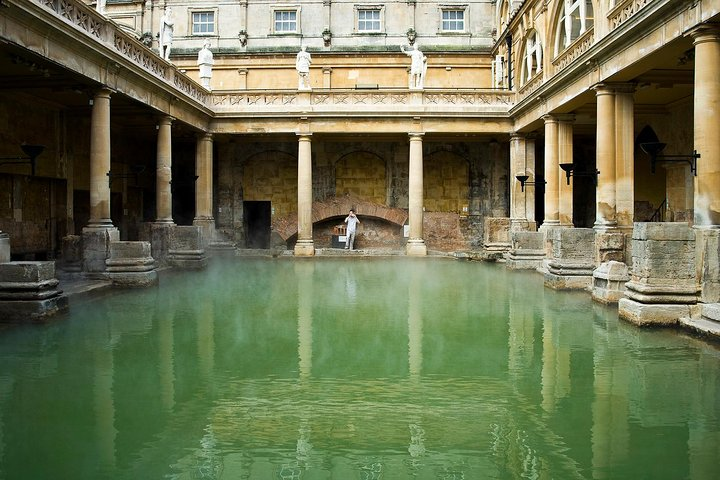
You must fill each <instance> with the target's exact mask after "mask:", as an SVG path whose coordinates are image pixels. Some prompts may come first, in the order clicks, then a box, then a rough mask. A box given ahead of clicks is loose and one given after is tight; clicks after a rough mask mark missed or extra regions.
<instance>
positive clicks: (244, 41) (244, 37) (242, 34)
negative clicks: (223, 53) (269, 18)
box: [238, 30, 248, 47]
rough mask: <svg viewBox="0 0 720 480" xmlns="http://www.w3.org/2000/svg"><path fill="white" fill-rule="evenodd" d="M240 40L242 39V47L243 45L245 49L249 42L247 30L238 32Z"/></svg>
mask: <svg viewBox="0 0 720 480" xmlns="http://www.w3.org/2000/svg"><path fill="white" fill-rule="evenodd" d="M238 39H240V45H242V46H243V47H244V46H245V45H247V41H248V34H247V32H246V31H245V30H240V31H239V32H238Z"/></svg>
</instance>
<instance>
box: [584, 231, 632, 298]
mask: <svg viewBox="0 0 720 480" xmlns="http://www.w3.org/2000/svg"><path fill="white" fill-rule="evenodd" d="M626 256H627V253H626V248H625V234H624V233H622V232H620V231H617V232H612V231H611V232H602V231H601V232H597V233H596V234H595V262H596V264H600V266H599V267H598V268H596V269H595V271H594V272H593V279H592V298H593V300H595V301H597V302H600V303H605V304H610V303H617V302H618V300H620V298H622V297H623V294H624V292H625V283H626V282H627V281H628V280H630V273H629V269H628V266H627V264H626V263H625V257H626Z"/></svg>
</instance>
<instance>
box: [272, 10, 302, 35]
mask: <svg viewBox="0 0 720 480" xmlns="http://www.w3.org/2000/svg"><path fill="white" fill-rule="evenodd" d="M297 32H298V11H297V10H296V9H292V10H274V11H273V33H279V34H282V33H297Z"/></svg>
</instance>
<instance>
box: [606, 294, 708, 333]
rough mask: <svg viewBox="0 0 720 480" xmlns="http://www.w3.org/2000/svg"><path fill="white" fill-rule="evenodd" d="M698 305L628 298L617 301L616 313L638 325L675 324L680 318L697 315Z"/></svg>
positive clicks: (698, 311)
mask: <svg viewBox="0 0 720 480" xmlns="http://www.w3.org/2000/svg"><path fill="white" fill-rule="evenodd" d="M699 313H700V306H699V305H697V304H695V305H688V304H677V303H675V304H673V303H641V302H638V301H635V300H631V299H629V298H621V299H620V301H619V302H618V315H619V317H620V318H622V319H623V320H626V321H628V322H630V323H633V324H635V325H637V326H639V327H650V326H671V325H677V324H678V322H679V321H680V319H681V318H690V317H698V316H699Z"/></svg>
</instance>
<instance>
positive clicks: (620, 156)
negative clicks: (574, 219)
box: [615, 85, 635, 234]
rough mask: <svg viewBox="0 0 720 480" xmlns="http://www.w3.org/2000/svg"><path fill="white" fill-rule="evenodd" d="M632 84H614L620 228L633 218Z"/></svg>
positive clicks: (630, 223) (627, 229) (628, 229)
mask: <svg viewBox="0 0 720 480" xmlns="http://www.w3.org/2000/svg"><path fill="white" fill-rule="evenodd" d="M634 92H635V87H634V86H632V85H617V86H616V87H615V202H616V220H617V226H618V228H619V229H620V230H622V231H624V232H625V233H628V234H630V233H631V232H632V227H633V222H634V221H635V108H634V107H635V100H634V98H633V93H634Z"/></svg>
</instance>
